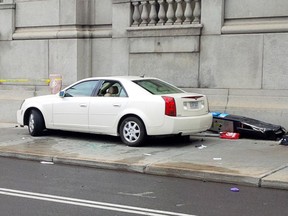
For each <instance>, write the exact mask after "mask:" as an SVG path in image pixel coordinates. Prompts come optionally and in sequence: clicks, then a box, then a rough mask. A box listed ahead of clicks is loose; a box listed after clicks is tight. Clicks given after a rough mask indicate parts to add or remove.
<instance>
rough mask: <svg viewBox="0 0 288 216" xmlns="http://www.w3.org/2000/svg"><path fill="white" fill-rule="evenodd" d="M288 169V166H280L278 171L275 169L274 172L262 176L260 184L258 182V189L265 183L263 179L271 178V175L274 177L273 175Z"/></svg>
mask: <svg viewBox="0 0 288 216" xmlns="http://www.w3.org/2000/svg"><path fill="white" fill-rule="evenodd" d="M287 167H288V164H286V165H283V166H280V167H278V168H276V169H274V170H272V171H270V172H268V173H266V174H264V175H262V176H260V178H259V182H258V187H262V182H263V179H264V178H266V177H268V176H270V175H273V174H274V173H276V172H279V171H281V170H284V169H286V168H287Z"/></svg>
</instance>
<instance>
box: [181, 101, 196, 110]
mask: <svg viewBox="0 0 288 216" xmlns="http://www.w3.org/2000/svg"><path fill="white" fill-rule="evenodd" d="M198 108H199V102H198V101H190V102H184V109H198Z"/></svg>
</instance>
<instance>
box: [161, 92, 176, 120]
mask: <svg viewBox="0 0 288 216" xmlns="http://www.w3.org/2000/svg"><path fill="white" fill-rule="evenodd" d="M162 98H163V99H164V101H165V115H168V116H176V103H175V100H174V98H173V97H167V96H162Z"/></svg>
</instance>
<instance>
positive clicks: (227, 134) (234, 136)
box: [220, 132, 240, 139]
mask: <svg viewBox="0 0 288 216" xmlns="http://www.w3.org/2000/svg"><path fill="white" fill-rule="evenodd" d="M220 138H222V139H239V138H240V134H239V133H233V132H220Z"/></svg>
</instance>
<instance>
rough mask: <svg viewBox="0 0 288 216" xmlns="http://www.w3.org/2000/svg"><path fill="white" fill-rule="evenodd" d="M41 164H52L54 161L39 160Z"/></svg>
mask: <svg viewBox="0 0 288 216" xmlns="http://www.w3.org/2000/svg"><path fill="white" fill-rule="evenodd" d="M40 163H41V164H48V165H53V164H54V163H53V162H52V161H41V162H40Z"/></svg>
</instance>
